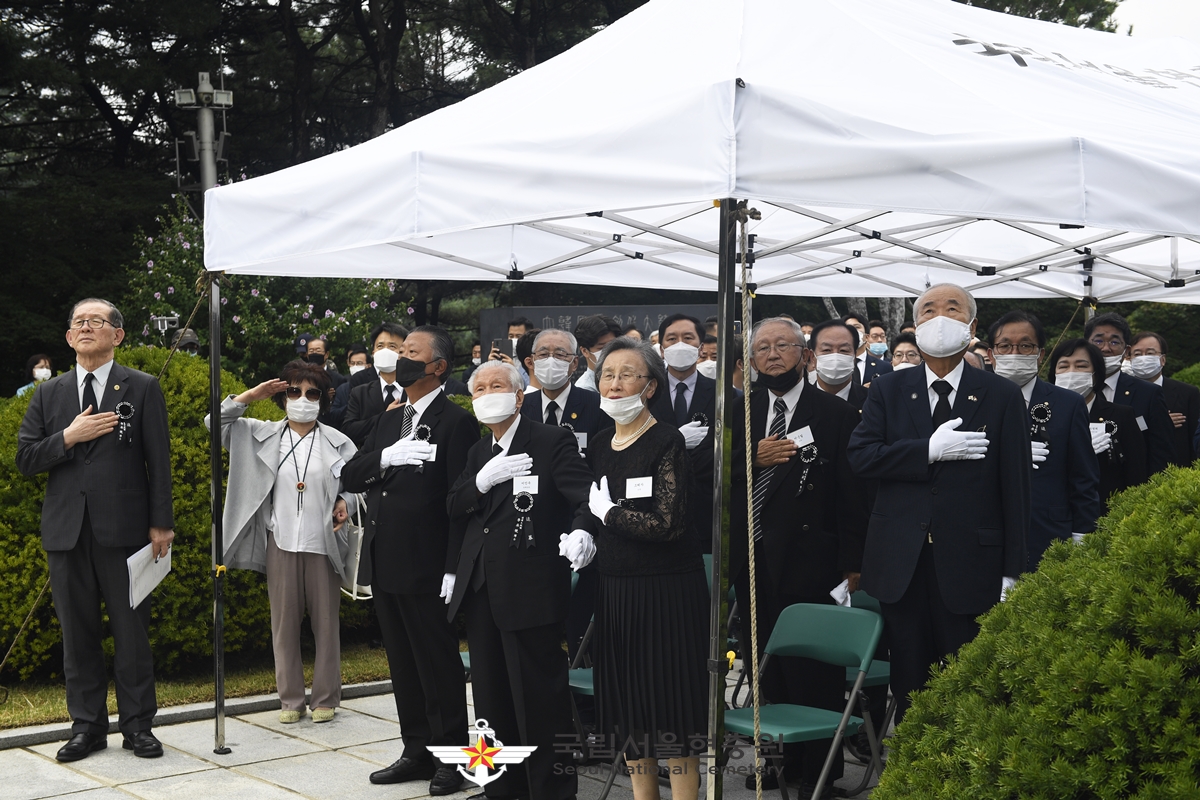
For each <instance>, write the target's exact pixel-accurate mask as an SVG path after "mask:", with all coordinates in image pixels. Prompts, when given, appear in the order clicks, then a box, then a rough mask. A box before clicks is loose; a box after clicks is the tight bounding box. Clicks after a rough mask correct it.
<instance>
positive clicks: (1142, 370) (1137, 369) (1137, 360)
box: [1129, 356, 1163, 381]
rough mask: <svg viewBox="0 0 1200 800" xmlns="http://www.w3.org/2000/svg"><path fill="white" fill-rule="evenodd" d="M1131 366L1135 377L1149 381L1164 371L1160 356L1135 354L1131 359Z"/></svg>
mask: <svg viewBox="0 0 1200 800" xmlns="http://www.w3.org/2000/svg"><path fill="white" fill-rule="evenodd" d="M1129 368H1130V370H1132V371H1133V374H1134V376H1135V377H1138V378H1141V379H1142V380H1144V381H1148V380H1150V379H1151V378H1153V377H1154V376H1156V375H1158V373H1160V372H1162V368H1163V364H1162V359H1161V358H1159V357H1158V356H1134V357H1133V358H1131V359H1129Z"/></svg>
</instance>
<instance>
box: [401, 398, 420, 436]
mask: <svg viewBox="0 0 1200 800" xmlns="http://www.w3.org/2000/svg"><path fill="white" fill-rule="evenodd" d="M416 415H417V410H416V409H415V408H413V406H412V404H411V403H410V404H409V405H406V406H405V407H404V419H402V420H400V441H403V440H404V439H407V438H408V436H409V434H411V433H412V421H413V417H415V416H416Z"/></svg>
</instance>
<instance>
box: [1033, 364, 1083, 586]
mask: <svg viewBox="0 0 1200 800" xmlns="http://www.w3.org/2000/svg"><path fill="white" fill-rule="evenodd" d="M1034 380H1036V381H1037V383H1036V384H1035V385H1034V387H1033V393H1032V394H1031V395H1030V400H1029V408H1030V412H1029V413H1030V414H1032V411H1033V409H1034V408H1038V407H1040V406H1043V405H1044V406H1045V408H1046V410H1048V411H1049V413H1050V421H1049V422H1047V423H1046V428H1047V430H1046V433H1045V435H1042V434H1040V433H1039V434H1038V436H1039V439H1040V441H1044V442H1046V444H1047V445H1048V446H1049V447H1050V453H1049V454H1048V455H1047V456H1046V460H1045V461H1043V462H1042V463H1040V464H1038V468H1037V469H1036V470H1035V471H1034V472H1033V473H1032V485H1031V487H1030V501H1031V503H1032V506H1031V511H1030V520H1029V541H1028V551H1029V566H1028V569H1030V570H1033V569H1037V565H1038V562H1039V561H1041V560H1042V554H1043V553H1045V552H1046V548H1048V547H1049V546H1050V545H1051V544H1052V543H1053V542H1054V541H1055V540H1058V539H1070V538H1071V534H1072V533H1091V532H1092V531H1094V530H1095V529H1096V520H1097V519H1098V518H1099V517H1100V468H1099V465H1098V464H1097V462H1096V454H1095V453H1094V452H1093V451H1092V435H1091V430H1090V429H1089V428H1088V410H1087V404H1086V403H1085V402H1084V401H1083V398H1082V397H1080V396H1079V395H1078V394H1076V393H1075V392H1072V391H1068V390H1067V389H1061V388H1059V387H1057V386H1055V385H1053V384H1051V383H1047V382H1046V381H1043V380H1042V379H1041V378H1035V379H1034ZM1039 415H1040V412H1039ZM1029 425H1030V430H1031V432H1032V426H1033V420H1032V418H1030V419H1029Z"/></svg>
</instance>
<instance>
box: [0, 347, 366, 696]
mask: <svg viewBox="0 0 1200 800" xmlns="http://www.w3.org/2000/svg"><path fill="white" fill-rule="evenodd" d="M166 357H167V350H166V349H164V348H150V347H143V348H134V349H129V348H124V349H120V350H118V351H117V361H119V362H120V363H121V364H124V365H126V366H128V367H132V368H134V369H140V370H142V371H143V372H148V373H150V374H151V375H157V374H158V373H159V371H160V370H161V369H162V366H163V363H164V362H165V361H166ZM161 384H162V389H163V394H164V395H165V397H166V401H167V412H168V415H169V418H170V423H171V462H172V470H173V480H174V484H173V485H174V505H175V544H174V545H173V547H172V553H171V572H170V574H169V575H168V576H167V577H166V579H164V581H163V583H162V585H161V586H159V588H158V589H157V590H155V592H154V595H153V597H152V600H151V613H152V617H153V622H152V624H151V630H150V633H151V644H152V646H153V648H154V664H155V669H156V671H157V672H159V673H163V674H167V673H171V672H176V671H179V670H181V669H183V668H185V667H187V666H189V665H191V664H194V663H195V662H196V661H197V660H200V659H204V658H210V657H211V656H212V561H211V552H212V550H211V542H212V537H211V526H210V519H211V516H210V509H209V474H210V472H209V452H208V431H207V430H206V429H205V427H204V415H205V414H206V413H207V412H208V363H207V362H206V361H204V360H202V359H197V358H193V357H189V356H185V355H180V354H178V353H177V354H176V355H175V356H174V357H173V358H172V359H171V362H170V365H169V366H168V368H167V371H166V373H165V374H164V375H163V377H162V380H161ZM221 389H222V392H223V393H226V394H229V393H234V394H236V393H239V392H241V391H243V390H244V389H245V387H244V386H243V385H242V384H241V383H239V382H238V381H237V380H236V379H235V378H234V377H233V376H231V375H229V374H227V373H225V374H222V379H221ZM28 404H29V398H28V397H25V398H13V399H11V400H7V401H4V402H3V403H0V568H2V569H3V570H4V573H5V576H6V579H5V581H4V582H3V583H2V584H0V643H2V644H3V645H4V646H5V647H6V646H7V644H8V643H9V642H11V641H12V639H13V637H14V636H15V635H16V633H17V629H18V628H19V627H20V625H21V622H22V620H24V619H25V615H26V614H28V613H29V609H30V607H31V605H32V604H33V601H34V598H36V596H37V593H38V590H39V589H40V588H41V586H42V583H43V582H44V581H45V579H46V576H47V575H48V574H49V572H48V569H47V566H46V556H45V553H44V552H43V551H42V547H41V539H40V537H39V533H38V531H39V529H40V515H41V507H42V498H43V496H44V493H45V488H46V480H47V476H46V474H44V473H43V474H41V475H38V476H35V477H33V478H26V477H25V476H23V475H21V474H20V473H19V472H17V470H16V466H15V463H14V462H15V459H16V448H17V430H18V428H19V427H20V425H21V420H22V418H23V417H24V415H25V409H26V408H27V407H28ZM247 416H250V417H254V418H257V419H282V418H283V412H282V411H281V410H280V409H279V408H278V407H277V406H275V405H274V404H273V403H271V402H270V401H265V400H264V401H261V402H258V403H255V404H254V405H252V406H251V407H250V409H249V410H248V412H247ZM228 463H229V462H228V456H227V455H226V458H225V464H226V468H228ZM227 575H228V580H227V581H226V595H225V597H226V605H225V609H226V610H225V648H226V651H227V652H229V653H236V652H239V651H242V652H254V651H267V650H268V648H269V647H270V641H271V617H270V609H269V605H268V601H267V584H266V580H265V579H264V577H263V576H262V575H261V574H259V573H256V572H250V571H247V570H233V571H230V572H229V573H227ZM47 594H49V592H48V593H47ZM49 599H50V598H48V597H47V598H44V599H43V601H42V604H41V605H40V606H39V607H38V611H37V612H36V614H35V615H34V618H33V620H32V621H31V622H30V626H29V630H27V631H26V633H25V634H24V635H23V636H22V637H21V640H20V642H18V644H17V646H16V649H15V650H14V651H13V654H12V656H11V658H10V660H9V663H8V665H7V667H6V671H9V670H11V671H12V672H15V673H16V675H17V676H18V677H19V678H20V679H22V680H24V679H27V678H29V677H31V676H33V675H35V674H39V675H45V676H49V677H57V674H56V673H57V672H58V670H59V669H60V666H59V664H60V663H61V661H60V658H61V656H60V655H59V651H58V647H57V645H58V642H59V640H60V639H61V631H60V629H59V627H58V620H57V619H56V618H55V616H54V611H53V608H52V607H51V604H50V602H49ZM366 614H367V612H366V607H365V605H364V604H361V603H357V604H356V603H350V602H346V603H343V604H342V619H343V624H344V625H346V626H348V627H353V626H355V625H361V624H364V623H365V621H366ZM106 647H108V648H109V651H110V654H111V647H112V642H111V640H109V641H108V642H107V643H106Z"/></svg>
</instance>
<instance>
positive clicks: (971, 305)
mask: <svg viewBox="0 0 1200 800" xmlns="http://www.w3.org/2000/svg"><path fill="white" fill-rule="evenodd" d="M946 288H950V289H954V290H956V291H958V292H961V293H962V296H963V297H965V298H966V299H967V310H968V311H970V312H971V319H975V318H976V316H975V314H976V312H977V310H978V309H977V307H976V305H975V298H974V297H972V296H971V293H970V292H968V291H967V290H966V289H964V288H963V287H961V286H959V285H958V284H957V283H935V284H934V285H933V286H930V287H928V288H926V289H925V291H923V292H921V294H919V295H918V296H917V299H916V300H915V301H914V302H913V314H914V315H916V314H917V313H918V309H920V308H921V299H922V298H924V297H925V295H927V294H929V293H930V292H932V291H933V290H934V289H946Z"/></svg>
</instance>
